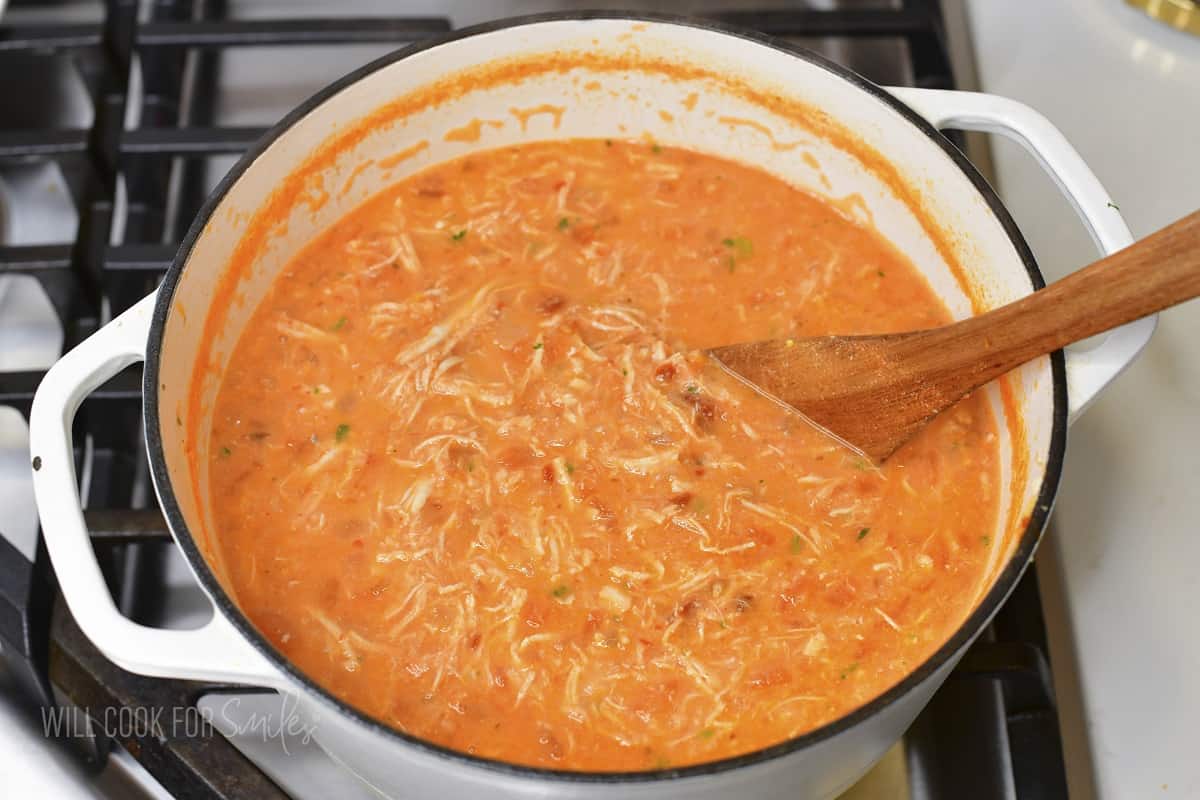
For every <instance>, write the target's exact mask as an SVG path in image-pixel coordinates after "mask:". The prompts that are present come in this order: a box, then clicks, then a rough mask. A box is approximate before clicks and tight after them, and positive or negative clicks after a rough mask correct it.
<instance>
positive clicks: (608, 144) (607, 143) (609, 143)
mask: <svg viewBox="0 0 1200 800" xmlns="http://www.w3.org/2000/svg"><path fill="white" fill-rule="evenodd" d="M604 146H605V147H612V139H605V140H604Z"/></svg>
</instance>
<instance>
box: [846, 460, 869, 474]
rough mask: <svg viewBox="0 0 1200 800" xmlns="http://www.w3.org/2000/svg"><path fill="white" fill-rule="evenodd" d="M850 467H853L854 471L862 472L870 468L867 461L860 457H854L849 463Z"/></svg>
mask: <svg viewBox="0 0 1200 800" xmlns="http://www.w3.org/2000/svg"><path fill="white" fill-rule="evenodd" d="M850 466H852V467H854V468H855V469H858V470H862V471H863V472H866V471H867V470H868V469H870V468H871V465H870V464H868V463H867V460H866V459H865V458H862V457H860V456H855V457H854V459H853V460H852V461H851V462H850Z"/></svg>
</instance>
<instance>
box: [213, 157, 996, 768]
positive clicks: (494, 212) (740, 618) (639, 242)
mask: <svg viewBox="0 0 1200 800" xmlns="http://www.w3.org/2000/svg"><path fill="white" fill-rule="evenodd" d="M948 320H949V316H948V314H947V312H946V310H945V309H944V308H943V307H942V305H940V303H939V302H938V300H937V299H936V298H935V296H934V294H933V293H932V291H931V290H930V288H929V286H928V285H927V284H926V283H925V281H924V279H923V278H922V276H921V275H920V274H919V273H918V272H917V270H916V269H914V267H913V266H912V265H911V264H910V263H909V262H908V261H907V260H906V259H905V257H904V256H902V255H901V254H900V253H899V252H897V251H896V250H895V249H893V248H892V247H891V246H890V245H889V244H888V243H887V242H885V241H884V240H883V239H882V238H881V237H880V236H879V235H878V234H877V233H876V232H875V231H873V230H871V229H869V228H867V227H864V226H862V225H861V224H859V223H857V222H855V221H854V220H852V219H851V217H850V216H848V215H846V214H844V213H842V212H841V211H839V210H838V209H837V208H836V207H834V206H832V205H830V204H827V203H825V202H823V201H821V200H819V199H817V198H815V197H813V196H810V195H808V194H805V193H804V192H802V191H800V190H798V189H796V188H794V187H792V186H790V185H788V184H786V183H784V182H782V181H781V180H779V179H777V178H774V177H772V176H770V175H768V174H766V173H765V172H761V171H758V170H756V169H753V168H751V167H748V166H744V165H740V164H736V163H732V162H730V161H725V160H721V159H719V158H715V157H712V156H707V155H700V154H698V153H694V152H690V151H687V150H681V149H674V148H669V147H659V146H654V145H651V144H649V143H643V142H621V141H606V140H572V141H560V142H547V143H538V144H528V145H521V146H517V147H511V148H507V149H500V150H494V151H490V152H486V153H480V154H476V155H472V156H470V157H468V158H463V159H460V160H457V161H453V162H449V163H445V164H442V165H439V166H436V167H434V168H431V169H429V170H426V171H424V172H422V173H420V174H418V175H416V176H414V177H411V178H409V179H407V180H405V181H403V182H402V183H400V184H398V185H396V186H394V187H393V188H391V189H389V190H388V191H386V192H384V193H383V194H381V195H379V196H377V197H375V198H373V199H372V200H371V201H370V202H368V203H367V204H365V205H364V206H362V207H360V208H359V209H357V210H356V211H354V212H353V213H351V214H350V215H349V216H347V217H346V218H345V219H343V220H341V221H340V222H339V223H338V224H336V225H335V226H333V228H332V229H330V230H328V231H327V232H325V233H323V234H322V235H321V236H319V237H318V238H317V239H316V240H315V241H314V242H312V244H311V245H310V246H308V247H307V248H306V249H305V250H304V251H302V252H301V253H300V254H299V255H298V256H297V257H296V258H295V259H294V261H293V262H292V263H291V264H290V265H289V266H288V267H287V268H286V269H285V270H284V271H283V272H282V273H281V275H280V276H279V277H278V279H277V280H276V283H275V285H274V286H273V288H272V289H271V291H270V293H269V294H268V295H267V297H266V299H265V300H264V301H263V302H262V304H261V306H260V307H259V308H258V309H257V310H256V312H255V314H254V316H253V318H252V320H251V322H250V324H249V325H248V327H247V328H246V330H245V332H244V334H243V335H242V337H241V340H240V342H239V344H238V346H237V348H236V351H235V352H234V353H233V355H232V357H231V360H230V363H229V365H228V367H227V373H226V374H225V375H224V377H223V379H222V380H223V383H222V385H221V389H220V393H219V396H218V399H217V404H216V409H215V414H214V422H213V427H212V438H211V446H210V449H209V453H208V457H209V458H210V459H211V461H210V470H211V492H212V495H211V499H212V510H213V514H214V528H215V531H216V534H217V539H218V540H219V547H220V548H221V552H222V555H223V558H224V560H225V562H226V564H227V568H228V572H229V575H228V580H229V583H230V585H231V588H232V590H233V591H234V592H235V594H236V598H237V602H238V603H239V604H240V606H241V607H242V608H243V609H244V610H245V611H246V613H247V614H248V615H249V616H250V618H251V619H252V620H253V621H254V622H255V624H256V625H257V626H258V627H259V628H260V629H261V630H262V631H263V632H264V634H265V635H266V636H268V637H269V638H270V639H271V641H272V642H274V643H275V645H276V646H277V647H278V648H279V649H280V650H281V651H283V652H284V653H285V654H286V655H287V656H288V657H289V658H290V659H291V660H293V661H294V662H295V663H296V664H297V665H299V667H300V668H301V669H302V670H304V671H305V672H306V673H307V674H309V675H310V676H312V678H313V679H314V680H316V681H317V682H318V683H320V684H321V685H323V686H325V687H326V688H328V689H329V691H331V692H332V693H333V694H335V695H337V696H338V697H340V698H342V699H344V700H345V701H346V702H348V703H350V704H352V705H354V706H356V707H357V708H359V709H361V710H362V711H364V712H366V713H368V714H370V715H372V716H374V717H377V718H378V719H380V720H383V721H385V722H387V723H388V724H390V725H393V726H395V727H396V728H398V729H400V730H403V731H406V732H408V733H410V734H413V735H415V736H419V737H422V738H424V739H427V740H429V741H432V742H435V743H437V744H440V745H444V746H447V747H451V748H455V749H458V750H461V751H465V752H468V753H473V754H476V755H479V756H485V757H489V758H494V759H501V760H504V761H509V762H516V763H521V764H529V765H536V766H541V767H551V768H561V769H574V770H605V771H608V770H642V769H652V768H656V767H666V766H672V767H673V766H682V765H687V764H693V763H697V762H702V761H709V760H713V759H718V758H722V757H727V756H732V755H735V754H739V753H745V752H748V751H751V750H755V749H758V748H762V747H764V746H768V745H771V744H775V743H778V742H781V741H783V740H786V739H788V738H790V737H794V736H797V735H799V734H802V733H805V732H807V731H811V730H813V729H814V728H817V727H819V726H821V725H823V724H825V723H828V722H830V721H832V720H834V719H836V718H837V717H839V716H841V715H843V714H845V713H847V712H848V711H850V710H852V709H854V708H855V707H857V706H859V705H862V704H863V703H864V702H866V701H868V700H870V699H872V698H874V697H876V696H878V695H879V694H880V693H882V692H883V691H885V690H886V689H888V688H889V687H890V686H892V685H893V684H895V683H896V682H897V681H899V680H900V679H901V678H903V677H904V676H905V675H906V674H907V673H909V672H910V671H912V670H913V669H915V668H916V667H917V666H918V665H919V664H920V663H921V662H922V660H924V659H925V658H927V657H928V656H929V655H931V654H932V653H933V651H934V650H936V649H937V648H938V647H939V646H940V645H941V644H942V643H943V642H944V641H945V640H946V639H947V638H948V637H949V636H950V635H951V633H952V632H953V631H954V629H956V628H957V626H958V625H959V624H961V622H962V621H963V620H964V619H965V617H966V615H967V613H968V612H969V611H970V610H971V608H972V607H973V605H974V603H975V602H976V601H977V599H978V597H979V593H980V591H981V590H982V589H983V588H985V587H984V586H982V584H983V582H984V581H985V573H986V566H987V564H988V563H989V557H991V556H992V554H993V550H994V549H995V548H996V547H998V543H993V542H992V541H991V538H990V537H991V534H992V532H993V529H994V528H995V525H996V517H997V513H998V505H999V492H1000V488H999V473H998V466H997V465H998V440H997V426H996V421H995V419H994V418H993V415H992V413H991V411H990V409H989V407H988V405H987V403H986V402H985V400H984V398H983V397H982V396H974V397H970V398H968V399H966V400H965V401H963V402H962V403H960V404H959V405H958V406H957V407H956V408H954V409H953V410H952V411H950V412H949V413H947V414H945V415H943V416H942V417H941V418H939V419H938V420H936V421H935V422H934V423H933V424H932V425H930V426H929V427H928V428H927V429H926V430H924V431H923V432H922V433H921V434H920V435H919V436H918V438H917V439H915V440H914V441H913V442H911V443H910V444H909V445H908V446H906V447H905V448H904V449H902V450H901V451H900V452H899V453H898V454H897V455H896V456H895V457H894V458H893V459H892V460H890V461H889V462H888V463H887V464H886V465H885V466H884V467H883V468H876V467H874V466H873V465H871V464H870V463H868V462H867V461H865V460H864V459H862V458H861V457H859V456H857V455H856V454H855V453H854V452H852V451H850V450H847V449H845V448H844V447H843V446H841V445H839V444H838V443H837V442H835V441H833V440H831V439H829V438H827V437H826V436H824V435H822V433H820V432H819V431H817V430H814V429H813V428H812V427H810V426H809V425H807V424H806V423H805V421H804V420H803V418H801V417H799V416H798V415H796V414H794V413H791V412H789V411H787V410H786V409H784V408H782V407H780V406H778V405H776V404H775V403H774V402H773V401H771V400H769V399H767V398H765V397H762V396H760V395H757V394H755V393H754V392H753V391H751V390H750V389H748V388H747V387H745V386H743V385H742V384H740V383H738V382H737V381H735V380H734V379H732V378H730V377H729V376H727V375H726V374H725V373H724V372H723V371H722V370H720V369H719V368H717V367H716V366H714V365H713V364H712V363H710V362H709V361H708V360H707V359H706V357H704V356H703V355H698V354H697V351H698V350H700V349H702V348H705V347H709V346H714V345H720V344H727V343H731V342H736V341H746V340H752V339H759V338H767V337H782V336H805V335H814V334H826V333H878V332H886V331H899V330H908V329H914V328H921V327H928V326H932V325H937V324H941V323H944V322H946V321H948Z"/></svg>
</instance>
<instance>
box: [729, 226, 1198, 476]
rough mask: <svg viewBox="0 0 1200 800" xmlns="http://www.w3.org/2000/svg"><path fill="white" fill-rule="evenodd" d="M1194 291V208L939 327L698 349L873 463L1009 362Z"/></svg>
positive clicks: (1051, 348) (1141, 314)
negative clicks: (1050, 280) (1061, 274)
mask: <svg viewBox="0 0 1200 800" xmlns="http://www.w3.org/2000/svg"><path fill="white" fill-rule="evenodd" d="M1197 295H1200V211H1197V212H1195V213H1193V214H1191V215H1189V216H1187V217H1184V218H1183V219H1181V220H1179V221H1178V222H1176V223H1174V224H1172V225H1170V226H1169V227H1166V228H1163V229H1162V230H1160V231H1158V232H1157V233H1155V234H1153V235H1151V236H1148V237H1146V238H1145V239H1142V240H1141V241H1139V242H1137V243H1136V244H1133V245H1131V246H1129V247H1127V248H1125V249H1124V250H1122V251H1120V252H1118V253H1114V254H1112V255H1110V256H1108V257H1107V258H1104V259H1101V260H1100V261H1097V262H1095V263H1094V264H1091V265H1089V266H1087V267H1085V268H1084V269H1081V270H1079V271H1078V272H1075V273H1074V274H1072V275H1070V276H1068V277H1066V278H1063V279H1062V280H1061V281H1058V282H1057V283H1055V284H1053V285H1051V286H1048V287H1047V288H1045V289H1042V290H1041V291H1038V292H1034V293H1033V294H1031V295H1029V296H1028V297H1024V298H1022V299H1021V300H1018V301H1017V302H1015V303H1010V304H1009V305H1006V306H1002V307H1000V308H997V309H994V310H992V311H989V312H987V313H986V314H982V315H980V316H978V317H972V318H971V319H966V320H963V321H962V322H956V323H954V324H953V325H946V326H945V327H941V328H932V329H930V330H923V331H914V332H912V333H892V334H884V335H881V336H821V337H816V338H811V339H771V340H767V341H760V342H747V343H745V344H734V345H729V346H726V347H717V348H714V349H712V350H710V351H708V352H709V353H710V354H711V355H713V356H714V357H716V359H717V360H718V361H720V362H721V363H722V364H724V365H725V366H726V367H727V368H728V369H729V370H730V371H731V372H733V373H734V374H735V375H736V376H738V377H739V378H742V379H743V380H745V381H748V382H749V383H751V384H753V385H754V386H755V387H757V388H759V389H761V390H763V391H764V392H766V393H767V394H769V395H772V396H774V397H775V398H776V399H778V400H781V401H783V402H784V403H786V404H787V405H789V406H791V407H792V408H794V409H796V410H798V411H800V412H801V413H803V414H804V415H805V416H807V417H808V418H809V419H811V420H812V421H813V422H815V423H817V424H818V425H820V426H821V427H823V428H825V429H826V430H827V431H829V432H830V433H832V434H834V435H835V436H837V437H839V438H841V439H842V440H844V441H845V442H846V443H848V444H850V445H852V446H853V447H855V448H856V449H858V450H861V451H862V452H863V453H864V454H866V455H867V456H869V457H870V458H872V459H874V460H875V461H876V462H882V461H884V460H885V459H886V458H887V457H888V456H890V455H891V454H892V453H894V452H895V451H896V449H897V448H898V447H900V446H901V445H902V444H904V443H905V442H906V441H908V440H909V439H910V438H911V437H912V436H913V435H914V434H916V432H917V431H919V430H920V429H921V428H922V427H924V425H925V424H926V423H928V422H929V421H930V420H931V419H933V417H935V416H937V415H938V414H939V413H941V412H942V411H944V410H946V409H947V408H949V407H950V406H952V405H954V404H955V403H957V402H958V401H959V400H960V399H962V398H963V397H964V396H965V395H967V394H968V393H970V392H972V391H974V390H975V389H977V388H979V387H980V386H982V385H983V384H985V383H987V382H988V381H990V380H992V379H994V378H997V377H999V376H1001V375H1003V374H1004V373H1006V372H1008V371H1009V370H1011V369H1013V368H1014V367H1018V366H1020V365H1021V364H1024V363H1025V362H1026V361H1030V360H1032V359H1034V358H1036V357H1038V356H1041V355H1045V354H1046V353H1050V352H1053V351H1055V350H1058V349H1059V348H1061V347H1064V346H1066V345H1068V344H1071V343H1072V342H1077V341H1080V340H1081V339H1086V338H1087V337H1089V336H1093V335H1095V334H1097V333H1101V332H1103V331H1106V330H1109V329H1110V328H1115V327H1117V326H1118V325H1123V324H1124V323H1126V322H1130V321H1132V320H1135V319H1138V318H1140V317H1144V316H1147V315H1149V314H1153V313H1154V312H1156V311H1161V310H1162V309H1164V308H1167V307H1169V306H1173V305H1176V304H1177V303H1182V302H1184V301H1185V300H1190V299H1192V298H1193V297H1196V296H1197Z"/></svg>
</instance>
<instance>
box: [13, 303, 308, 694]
mask: <svg viewBox="0 0 1200 800" xmlns="http://www.w3.org/2000/svg"><path fill="white" fill-rule="evenodd" d="M154 301H155V295H154V294H151V295H150V296H149V297H146V298H144V299H142V300H141V301H139V302H138V303H137V304H136V305H134V306H133V307H132V308H130V309H129V310H128V311H126V312H125V313H123V314H121V315H120V316H119V317H117V318H116V319H114V320H113V321H112V322H110V323H109V324H108V325H105V326H104V327H103V328H101V329H100V330H99V331H97V332H96V333H95V334H93V335H92V336H90V337H89V338H88V339H86V340H85V341H83V342H82V343H81V344H80V345H79V346H78V347H76V348H74V349H73V350H71V351H70V352H69V353H67V354H66V355H64V356H63V357H62V358H61V359H60V360H59V361H58V363H56V364H55V365H54V366H53V367H51V368H50V371H49V372H47V373H46V377H45V378H44V379H43V380H42V383H41V385H40V386H38V390H37V394H36V395H34V398H33V410H32V412H31V413H30V416H29V441H30V451H31V453H32V457H33V489H34V494H35V496H36V498H37V506H38V513H39V515H40V516H41V520H42V536H43V538H44V539H45V542H46V549H47V551H48V552H49V554H50V560H51V562H52V563H53V565H54V572H55V575H56V577H57V578H58V584H59V587H60V589H61V591H62V595H63V597H64V598H65V599H66V601H67V606H68V607H69V608H70V610H71V614H72V616H74V618H75V621H76V622H77V623H78V625H79V628H80V630H82V631H83V632H84V634H85V635H86V636H87V637H88V638H89V639H90V640H91V641H92V643H93V644H95V645H96V647H97V648H99V649H100V651H101V652H102V653H104V655H105V656H107V657H108V658H109V659H110V660H111V661H112V662H113V663H114V664H116V665H117V666H119V667H121V668H122V669H125V670H128V671H130V672H134V673H137V674H139V675H149V676H153V677H170V678H185V679H189V680H199V681H213V682H222V683H227V682H232V683H244V684H253V685H257V686H273V687H276V688H282V686H283V685H284V679H283V677H282V675H281V674H280V672H279V671H278V670H277V669H275V667H273V666H272V665H271V663H270V662H269V661H267V659H266V658H265V657H264V656H263V655H262V654H261V653H259V652H258V650H256V649H255V648H254V647H253V646H252V645H251V644H250V643H249V642H248V641H247V640H246V639H245V638H244V637H243V636H242V635H241V634H240V633H239V632H238V631H237V630H236V629H235V628H234V627H233V625H231V624H230V623H229V621H228V620H227V619H226V618H225V617H224V616H223V615H222V614H221V612H220V611H218V610H216V609H215V608H214V610H213V616H212V619H210V620H209V621H208V622H207V623H206V624H205V625H204V626H203V627H200V628H197V629H195V630H165V629H160V628H150V627H147V626H145V625H139V624H137V623H136V622H133V621H132V620H130V619H128V618H127V617H125V616H124V615H122V614H121V612H120V611H119V610H118V609H117V606H116V604H115V603H114V602H113V599H112V595H111V594H109V591H108V587H107V585H106V584H105V582H104V576H103V575H102V574H101V572H100V565H99V564H98V563H97V561H96V554H95V552H94V551H93V550H92V543H91V540H90V539H89V537H88V531H87V525H86V524H85V522H84V518H83V510H82V507H81V504H80V499H79V490H78V487H77V484H76V481H75V459H74V456H73V453H72V444H71V423H72V421H73V420H74V418H75V412H76V411H77V410H78V409H79V404H80V403H81V402H82V401H83V399H84V398H85V397H86V396H87V395H88V394H90V393H91V392H92V391H94V390H95V389H96V388H97V387H99V386H100V385H101V384H103V383H104V382H105V381H107V380H108V379H109V378H111V377H113V376H114V375H116V374H117V373H118V372H120V371H121V370H122V369H124V368H125V367H127V366H129V365H130V364H135V363H137V362H139V361H143V360H145V357H146V337H147V334H148V332H149V330H150V318H151V315H152V313H153V311H154Z"/></svg>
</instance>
